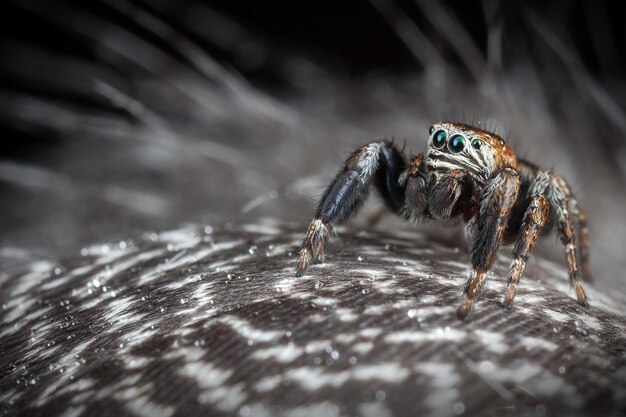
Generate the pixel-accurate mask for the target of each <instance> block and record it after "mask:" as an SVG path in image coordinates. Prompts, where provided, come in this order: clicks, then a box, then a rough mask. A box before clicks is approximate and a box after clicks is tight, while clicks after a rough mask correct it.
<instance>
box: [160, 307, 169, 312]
mask: <svg viewBox="0 0 626 417" xmlns="http://www.w3.org/2000/svg"><path fill="white" fill-rule="evenodd" d="M159 311H161V313H165V312H166V311H167V307H161V308H160V309H159Z"/></svg>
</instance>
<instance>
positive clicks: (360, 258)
mask: <svg viewBox="0 0 626 417" xmlns="http://www.w3.org/2000/svg"><path fill="white" fill-rule="evenodd" d="M363 259H365V258H363V257H362V256H358V257H357V258H356V260H357V261H359V262H363Z"/></svg>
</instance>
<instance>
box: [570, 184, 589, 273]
mask: <svg viewBox="0 0 626 417" xmlns="http://www.w3.org/2000/svg"><path fill="white" fill-rule="evenodd" d="M569 206H570V211H571V212H572V215H573V216H574V226H575V227H576V230H577V232H578V250H579V255H580V274H581V275H582V277H583V280H585V281H587V282H591V281H592V278H591V275H589V229H588V228H587V216H586V215H585V213H583V211H582V210H581V208H580V206H579V205H578V200H576V197H574V196H571V197H570V204H569Z"/></svg>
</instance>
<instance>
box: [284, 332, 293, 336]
mask: <svg viewBox="0 0 626 417" xmlns="http://www.w3.org/2000/svg"><path fill="white" fill-rule="evenodd" d="M292 335H293V334H292V333H291V332H290V331H287V332H285V336H287V337H291V336H292Z"/></svg>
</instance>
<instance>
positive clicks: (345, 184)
mask: <svg viewBox="0 0 626 417" xmlns="http://www.w3.org/2000/svg"><path fill="white" fill-rule="evenodd" d="M403 167H404V158H403V156H402V154H401V153H400V151H398V149H397V148H396V147H395V146H394V145H393V143H392V142H390V141H388V140H381V141H376V142H371V143H369V144H367V145H364V146H361V147H360V148H358V149H357V150H356V151H354V152H353V153H352V154H351V155H350V156H349V157H348V159H346V162H345V164H344V166H343V168H342V169H341V171H339V173H338V174H337V175H336V176H335V178H334V179H333V181H332V182H331V183H330V185H329V186H328V188H327V189H326V191H325V192H324V194H323V195H322V198H321V199H320V201H319V203H318V205H317V210H316V212H315V217H314V218H313V220H311V223H310V224H309V227H308V229H307V232H306V234H305V236H304V239H303V240H302V245H301V248H300V252H299V254H298V260H297V265H296V276H301V275H302V274H303V273H304V271H305V270H306V268H307V267H308V265H309V263H311V262H320V261H322V260H323V256H324V240H325V239H326V237H328V235H329V234H330V232H331V231H332V229H333V226H335V225H338V224H341V223H343V222H344V221H345V220H347V219H348V218H349V217H351V216H352V215H354V214H355V213H356V211H357V210H358V209H359V207H360V206H361V204H362V203H363V201H364V199H365V196H366V195H367V191H368V187H369V185H370V183H371V182H372V180H374V179H375V181H374V184H375V185H376V188H377V189H378V191H379V192H380V194H381V196H382V197H383V200H384V201H385V203H386V204H387V206H388V207H389V208H391V209H392V210H393V211H395V212H396V213H399V212H400V210H401V208H402V205H403V202H404V186H402V185H400V184H399V182H398V179H399V177H400V174H401V172H402V169H403Z"/></svg>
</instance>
